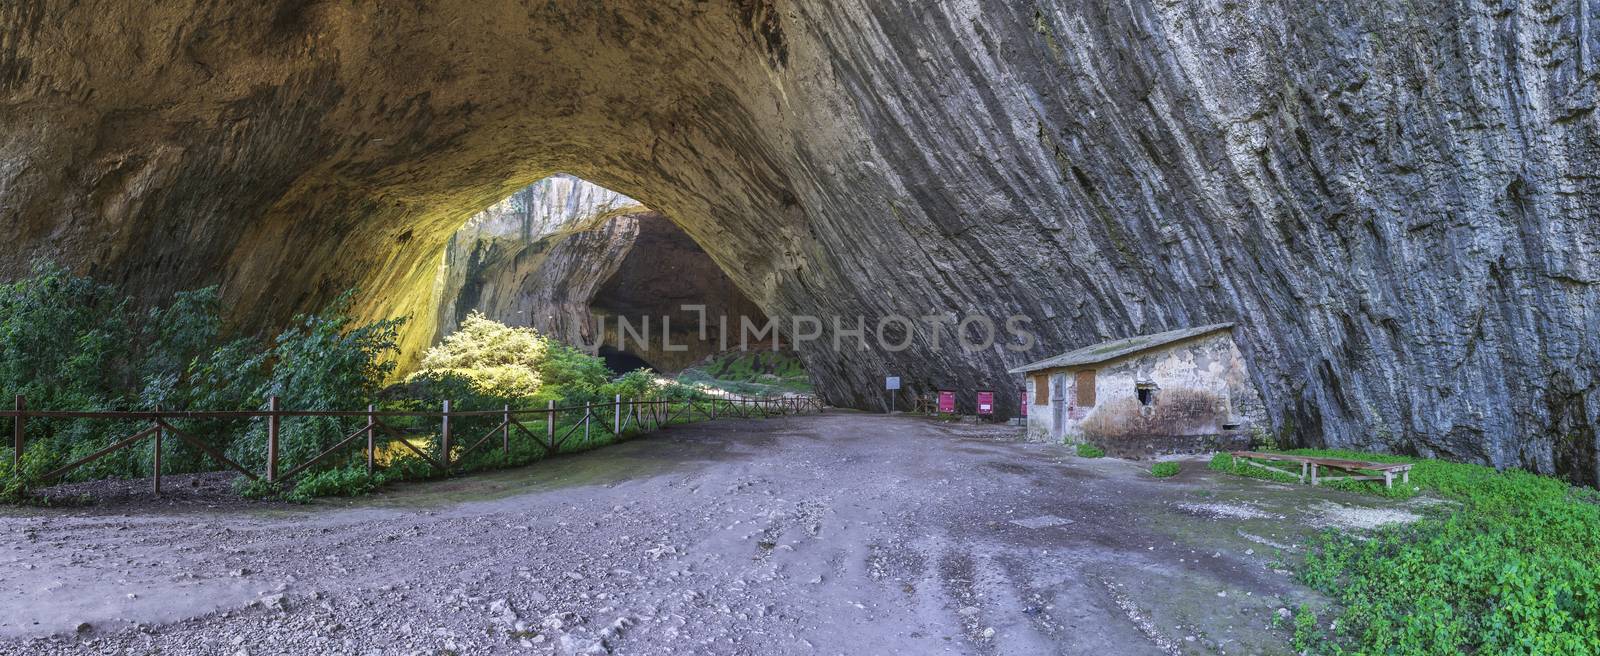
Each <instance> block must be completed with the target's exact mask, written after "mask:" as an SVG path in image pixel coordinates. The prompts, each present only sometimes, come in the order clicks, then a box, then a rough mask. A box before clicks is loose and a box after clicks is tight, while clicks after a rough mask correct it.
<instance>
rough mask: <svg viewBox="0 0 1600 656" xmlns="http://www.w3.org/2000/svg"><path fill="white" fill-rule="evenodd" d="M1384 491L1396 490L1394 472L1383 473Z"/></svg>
mask: <svg viewBox="0 0 1600 656" xmlns="http://www.w3.org/2000/svg"><path fill="white" fill-rule="evenodd" d="M1383 489H1385V490H1392V489H1394V472H1389V471H1386V472H1384V473H1383Z"/></svg>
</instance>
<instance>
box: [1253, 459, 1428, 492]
mask: <svg viewBox="0 0 1600 656" xmlns="http://www.w3.org/2000/svg"><path fill="white" fill-rule="evenodd" d="M1228 455H1229V456H1232V458H1233V465H1234V466H1235V467H1237V466H1239V459H1240V458H1243V459H1244V462H1245V464H1248V465H1252V466H1255V467H1260V468H1262V469H1265V470H1267V471H1271V472H1278V473H1280V474H1289V475H1291V476H1293V475H1295V474H1294V472H1292V471H1289V470H1286V469H1281V468H1278V467H1273V466H1270V465H1265V464H1262V463H1259V462H1256V460H1267V461H1271V462H1290V463H1299V464H1300V474H1299V478H1300V482H1301V483H1304V482H1306V479H1307V478H1308V477H1309V478H1310V479H1311V484H1312V485H1321V484H1322V482H1323V481H1383V486H1384V487H1386V488H1393V487H1394V477H1395V476H1396V475H1399V476H1400V482H1401V483H1410V482H1411V463H1409V462H1370V461H1366V460H1346V459H1343V458H1320V457H1316V456H1299V455H1294V454H1292V453H1263V452H1261V451H1233V452H1230V453H1229V454H1228ZM1324 467H1326V468H1328V469H1336V470H1339V471H1340V472H1342V473H1343V474H1344V475H1343V476H1321V475H1319V471H1318V470H1319V469H1321V468H1324ZM1364 471H1366V472H1377V474H1376V475H1372V474H1362V473H1361V472H1364Z"/></svg>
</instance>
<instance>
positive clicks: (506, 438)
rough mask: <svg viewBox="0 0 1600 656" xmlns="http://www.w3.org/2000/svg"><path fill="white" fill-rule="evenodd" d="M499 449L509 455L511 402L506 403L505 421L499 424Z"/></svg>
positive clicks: (506, 455) (508, 456)
mask: <svg viewBox="0 0 1600 656" xmlns="http://www.w3.org/2000/svg"><path fill="white" fill-rule="evenodd" d="M500 451H501V452H502V453H504V454H505V457H507V458H510V457H511V404H509V403H507V404H506V421H505V423H503V424H501V425H500Z"/></svg>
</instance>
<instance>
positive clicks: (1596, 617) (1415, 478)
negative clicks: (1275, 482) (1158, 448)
mask: <svg viewBox="0 0 1600 656" xmlns="http://www.w3.org/2000/svg"><path fill="white" fill-rule="evenodd" d="M1290 453H1296V454H1302V455H1319V456H1328V457H1338V458H1350V459H1361V460H1376V461H1404V462H1412V463H1414V466H1413V468H1412V470H1411V481H1412V485H1411V486H1410V487H1409V488H1407V487H1405V486H1402V485H1400V484H1398V483H1397V484H1396V486H1395V487H1396V489H1395V490H1385V489H1384V488H1383V487H1382V485H1381V484H1377V485H1373V484H1368V483H1361V484H1359V485H1356V484H1352V485H1351V486H1350V487H1349V489H1352V490H1355V491H1359V492H1364V493H1370V494H1379V495H1384V496H1390V497H1396V496H1407V495H1411V494H1416V493H1417V491H1418V490H1421V491H1425V492H1429V493H1433V494H1436V495H1438V496H1440V497H1442V498H1444V499H1447V500H1450V501H1452V502H1453V503H1450V504H1442V505H1439V506H1434V507H1432V508H1431V509H1430V510H1428V511H1426V514H1425V516H1424V518H1423V519H1421V520H1420V521H1417V522H1414V523H1411V524H1406V525H1396V526H1389V527H1385V528H1382V529H1379V530H1377V531H1375V532H1374V533H1373V534H1372V535H1362V536H1354V535H1345V534H1340V533H1337V532H1333V531H1328V532H1325V533H1323V534H1322V535H1320V536H1319V537H1318V538H1317V540H1316V541H1315V543H1314V545H1313V549H1312V550H1311V552H1310V553H1309V555H1308V556H1307V557H1306V559H1305V562H1304V563H1303V567H1302V569H1301V571H1300V578H1301V580H1302V581H1303V582H1305V583H1306V584H1308V585H1310V586H1311V587H1313V588H1316V589H1318V590H1320V591H1322V592H1324V593H1326V594H1328V595H1329V596H1330V597H1331V598H1333V599H1334V600H1335V601H1336V602H1337V604H1338V606H1337V607H1338V609H1339V610H1340V611H1341V612H1340V615H1339V617H1338V621H1337V622H1335V623H1332V625H1333V626H1335V627H1337V628H1335V629H1332V630H1327V629H1320V628H1317V623H1316V621H1315V620H1314V619H1311V620H1309V621H1308V624H1307V625H1305V626H1302V625H1301V623H1300V616H1299V615H1297V617H1296V621H1297V622H1296V623H1297V630H1296V644H1297V645H1301V644H1304V645H1316V646H1317V649H1316V651H1319V652H1323V653H1340V652H1350V653H1385V654H1457V653H1477V654H1581V653H1600V568H1597V565H1596V563H1595V560H1594V554H1596V553H1600V504H1597V503H1596V494H1595V492H1594V491H1592V490H1587V489H1582V488H1573V487H1571V486H1570V485H1568V484H1567V483H1565V482H1563V481H1561V480H1558V479H1554V478H1549V477H1544V476H1538V475H1535V474H1531V473H1528V472H1524V471H1517V470H1512V471H1507V472H1497V471H1495V470H1494V469H1491V468H1488V467H1482V466H1478V465H1468V464H1460V463H1449V462H1443V461H1439V460H1425V459H1413V458H1405V457H1400V456H1390V455H1380V454H1370V453H1361V452H1354V451H1330V450H1308V449H1301V450H1295V451H1290ZM1225 457H1226V455H1225V454H1224V455H1223V456H1222V458H1223V459H1217V460H1213V467H1215V468H1220V469H1224V470H1226V469H1228V466H1227V464H1226V461H1225V460H1224V459H1225ZM1249 469H1251V470H1254V471H1258V472H1259V471H1261V470H1260V469H1257V468H1253V467H1251V468H1249ZM1289 478H1290V479H1291V480H1293V477H1289ZM1402 488H1403V489H1402ZM1301 613H1302V614H1304V615H1307V616H1310V613H1309V612H1308V610H1306V609H1302V611H1301Z"/></svg>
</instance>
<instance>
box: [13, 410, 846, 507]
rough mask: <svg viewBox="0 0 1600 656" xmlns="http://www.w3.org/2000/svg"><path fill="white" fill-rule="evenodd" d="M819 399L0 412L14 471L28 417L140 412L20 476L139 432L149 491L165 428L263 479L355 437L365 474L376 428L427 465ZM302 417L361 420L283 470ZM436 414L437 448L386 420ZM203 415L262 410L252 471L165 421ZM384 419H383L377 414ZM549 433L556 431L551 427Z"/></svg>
mask: <svg viewBox="0 0 1600 656" xmlns="http://www.w3.org/2000/svg"><path fill="white" fill-rule="evenodd" d="M823 408H824V405H823V403H822V400H821V399H819V398H817V397H814V396H785V397H776V398H769V399H750V398H737V397H717V396H712V397H705V398H696V399H687V400H673V399H659V398H650V399H629V400H624V399H623V398H622V397H620V396H618V397H616V398H615V399H614V400H613V401H611V402H607V403H585V404H583V405H572V406H564V407H556V405H555V401H550V402H549V404H548V405H547V406H546V407H544V408H531V409H529V408H523V409H512V408H511V406H509V405H508V406H505V407H504V408H502V409H500V410H451V409H450V402H449V401H445V402H444V403H443V404H442V406H441V408H440V409H439V410H378V409H377V407H376V406H367V409H366V410H364V411H363V410H284V409H281V408H279V406H278V397H276V396H273V397H271V398H269V399H268V400H267V409H266V410H222V411H216V410H162V409H160V408H157V409H155V410H136V411H73V410H30V409H28V404H27V400H26V399H24V398H23V397H22V396H21V395H18V396H17V397H16V404H15V408H14V409H12V410H4V411H0V419H10V420H11V421H12V454H11V471H12V473H13V475H15V476H19V477H20V476H22V472H23V469H22V455H23V452H24V450H25V447H26V446H27V424H28V420H29V419H100V420H121V421H127V420H143V421H148V422H149V425H148V426H145V427H144V428H143V429H141V430H139V431H137V432H134V433H133V434H131V435H128V436H127V437H124V438H122V439H119V440H117V441H115V442H112V443H111V444H109V445H106V446H105V447H103V448H101V449H99V450H97V451H95V452H93V453H90V454H88V455H86V456H83V457H81V458H79V459H77V460H74V461H72V462H70V463H67V464H65V465H62V466H60V467H57V468H55V469H53V470H50V471H49V472H46V473H45V474H43V475H40V476H38V477H36V478H35V479H33V480H27V479H23V480H22V483H23V485H24V486H25V487H28V486H37V485H40V484H44V483H49V482H51V481H54V480H57V479H59V478H61V477H63V476H65V475H67V474H69V473H71V472H72V471H73V470H75V469H77V468H79V467H82V466H84V465H87V464H89V463H91V462H94V461H96V460H99V459H101V458H104V457H106V456H108V455H111V454H112V453H115V452H117V451H121V450H123V449H129V448H133V447H134V446H135V445H137V444H139V443H140V442H141V441H143V440H146V439H149V440H153V446H154V448H153V450H152V459H151V488H152V490H153V491H154V492H155V493H156V494H160V493H161V451H162V443H163V442H164V441H165V440H166V439H167V437H168V436H169V435H170V436H172V437H175V438H177V439H178V440H179V441H180V442H183V443H185V444H188V445H190V446H192V447H194V448H195V449H197V450H199V451H201V452H202V453H204V454H205V455H206V456H207V457H209V458H211V459H212V460H214V461H216V463H217V464H218V465H221V466H223V467H226V468H228V469H232V470H235V471H238V472H239V473H240V474H241V475H243V476H245V477H246V478H249V479H250V480H266V481H267V482H269V483H283V482H287V481H289V480H292V479H294V477H296V476H298V475H300V474H303V473H305V472H307V471H310V470H311V469H312V468H313V467H315V466H317V465H318V464H321V463H323V462H326V461H327V460H329V459H332V458H333V457H335V456H337V455H340V454H348V453H349V452H350V451H351V450H352V446H353V445H354V444H356V443H357V440H361V439H362V438H365V444H364V446H363V448H362V451H363V453H364V455H365V457H366V467H367V473H369V474H371V473H373V472H374V471H376V469H377V452H378V446H379V443H378V435H379V434H380V433H382V434H383V435H386V436H389V437H392V438H396V439H393V440H391V441H390V442H389V443H390V444H399V445H401V446H403V447H405V448H406V449H408V450H409V451H411V452H412V453H413V454H415V455H416V456H418V457H419V458H421V459H422V460H423V461H424V462H426V463H428V464H429V465H431V466H432V467H433V468H434V469H436V470H438V471H440V472H443V473H445V474H448V473H451V471H452V470H453V469H454V468H455V467H456V465H458V464H459V463H461V462H462V460H463V459H464V458H466V456H468V455H470V454H472V453H473V452H475V451H477V450H478V449H480V448H482V447H483V446H484V445H485V444H489V443H490V440H492V439H493V438H495V437H497V436H498V437H499V438H500V448H501V450H502V452H503V453H504V454H505V455H507V456H509V455H510V454H511V442H512V439H511V436H512V434H513V432H515V434H517V435H520V436H522V437H524V438H525V439H527V440H529V441H530V442H531V443H532V444H533V445H535V446H538V447H540V450H541V452H542V455H550V454H554V453H557V452H559V451H560V450H561V447H562V446H563V445H565V444H567V440H568V439H569V438H571V437H572V436H573V435H575V434H577V433H578V431H579V430H580V429H581V430H582V432H583V439H584V441H585V442H587V441H588V440H589V437H590V434H591V431H605V432H607V433H609V434H611V435H612V436H613V437H616V438H620V437H622V435H623V434H624V433H625V432H626V431H627V430H629V429H630V428H634V429H637V430H643V431H650V430H659V429H663V428H666V427H668V426H671V425H672V424H673V423H674V422H677V421H678V420H683V421H682V422H679V423H687V422H693V421H695V414H696V412H698V413H699V414H700V417H701V418H702V419H704V420H715V419H719V418H722V417H729V416H732V417H740V418H751V417H757V416H759V417H771V416H784V415H791V414H798V413H801V412H807V411H818V412H820V411H822V410H823ZM573 413H581V415H580V416H579V417H578V418H577V419H574V420H573V423H572V424H571V425H570V426H567V427H566V428H565V430H564V431H562V430H558V428H557V423H558V422H557V420H558V419H560V418H562V417H568V418H570V417H572V415H573ZM303 417H328V418H341V419H364V420H365V423H364V424H363V425H362V426H361V427H360V428H357V429H356V430H355V431H353V432H350V433H348V434H347V435H345V437H344V438H343V439H341V440H339V441H338V442H336V443H334V445H333V446H330V447H328V448H326V449H323V450H322V451H321V452H320V453H317V454H316V455H313V456H312V457H310V458H309V459H306V460H305V461H303V462H299V463H296V464H295V465H294V466H292V467H290V468H289V470H288V471H284V472H279V471H278V467H279V464H281V463H280V461H281V458H280V456H279V451H280V447H282V446H283V445H284V443H285V439H286V437H289V436H286V435H285V433H286V431H285V430H284V429H283V425H282V420H283V419H285V418H291V419H293V418H303ZM435 417H436V418H438V422H439V423H438V425H439V430H438V432H437V433H435V434H433V435H432V437H433V438H434V439H435V440H437V441H436V443H435V444H434V446H435V447H436V450H437V455H434V454H429V453H427V451H425V450H424V449H422V448H419V447H418V446H417V445H415V444H412V442H411V439H410V438H412V437H416V436H418V435H414V434H408V433H406V432H405V431H404V430H402V429H400V428H397V427H395V426H394V425H392V423H391V422H392V421H393V420H395V419H429V418H435ZM480 417H487V418H498V419H500V422H499V423H498V424H497V425H495V426H494V427H493V428H491V429H489V430H488V431H486V432H484V433H483V434H482V435H481V436H479V437H477V439H475V440H473V441H472V442H471V443H470V445H468V446H466V447H465V448H458V447H459V445H458V444H457V443H456V442H455V441H454V439H453V438H454V435H453V434H452V432H451V420H452V419H470V418H480ZM204 419H212V420H217V419H234V420H247V419H266V420H267V443H266V466H265V471H264V472H262V473H260V474H257V473H256V472H253V471H251V470H250V468H248V467H245V466H243V465H241V464H239V463H238V462H236V461H234V460H233V459H231V458H229V457H228V456H227V455H225V454H223V453H222V452H221V451H219V450H218V449H217V448H216V447H215V446H213V445H211V444H207V443H206V441H205V440H202V439H199V438H197V437H195V436H194V435H193V434H191V433H190V432H189V431H186V430H181V429H179V428H177V427H176V426H173V425H172V422H173V421H180V420H204ZM540 419H542V420H543V421H544V424H545V430H544V431H542V432H543V433H544V435H543V436H542V437H541V436H540V435H539V434H538V433H537V432H536V431H534V430H533V429H531V428H529V427H528V426H527V423H526V422H530V421H536V420H540ZM385 420H389V421H385ZM558 433H559V436H558Z"/></svg>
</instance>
